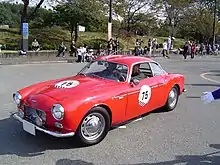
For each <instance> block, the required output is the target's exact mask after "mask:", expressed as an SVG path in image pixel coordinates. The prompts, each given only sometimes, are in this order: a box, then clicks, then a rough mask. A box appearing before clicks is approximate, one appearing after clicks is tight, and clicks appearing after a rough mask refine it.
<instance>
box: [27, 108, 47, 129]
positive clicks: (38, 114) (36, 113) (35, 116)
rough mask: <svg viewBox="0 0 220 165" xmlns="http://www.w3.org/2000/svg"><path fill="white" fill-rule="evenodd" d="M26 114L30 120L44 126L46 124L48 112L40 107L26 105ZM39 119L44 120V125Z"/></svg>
mask: <svg viewBox="0 0 220 165" xmlns="http://www.w3.org/2000/svg"><path fill="white" fill-rule="evenodd" d="M24 116H25V119H26V120H28V121H29V122H31V123H33V124H35V125H38V126H42V127H44V126H45V125H46V113H45V112H43V111H40V110H38V109H34V108H31V107H28V106H24ZM37 121H42V125H39V123H37Z"/></svg>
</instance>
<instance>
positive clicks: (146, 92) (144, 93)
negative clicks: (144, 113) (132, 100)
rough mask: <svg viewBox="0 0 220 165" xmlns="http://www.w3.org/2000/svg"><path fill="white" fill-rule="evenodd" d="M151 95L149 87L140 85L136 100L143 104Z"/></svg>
mask: <svg viewBox="0 0 220 165" xmlns="http://www.w3.org/2000/svg"><path fill="white" fill-rule="evenodd" d="M150 97H151V88H150V87H149V86H148V85H143V86H142V87H141V90H140V93H139V97H138V102H139V104H140V105H141V106H145V105H146V104H147V103H148V102H149V100H150Z"/></svg>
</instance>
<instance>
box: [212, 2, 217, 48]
mask: <svg viewBox="0 0 220 165" xmlns="http://www.w3.org/2000/svg"><path fill="white" fill-rule="evenodd" d="M216 15H217V0H215V1H214V20H213V29H212V39H213V40H212V44H213V45H214V44H215V26H216Z"/></svg>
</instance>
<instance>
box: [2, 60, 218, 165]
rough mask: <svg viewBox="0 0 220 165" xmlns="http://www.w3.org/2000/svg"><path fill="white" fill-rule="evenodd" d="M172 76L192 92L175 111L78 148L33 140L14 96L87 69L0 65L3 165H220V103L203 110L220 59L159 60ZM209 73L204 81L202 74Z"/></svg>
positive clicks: (67, 141)
mask: <svg viewBox="0 0 220 165" xmlns="http://www.w3.org/2000/svg"><path fill="white" fill-rule="evenodd" d="M158 62H161V64H162V65H163V66H164V68H165V69H166V70H167V71H169V72H175V73H182V74H184V75H185V78H186V82H185V84H186V89H187V93H185V94H183V95H182V96H181V97H180V100H179V104H178V106H177V107H176V109H175V110H174V111H173V112H168V113H151V114H149V115H147V116H146V117H144V118H143V120H141V121H138V122H133V123H130V124H128V125H127V128H125V129H119V128H118V129H114V130H112V131H110V132H109V134H108V135H107V137H106V138H105V139H104V141H102V142H101V143H99V144H97V145H95V146H91V147H86V148H79V147H78V146H77V144H76V142H75V140H74V139H62V140H61V139H56V138H52V137H50V136H47V135H44V134H40V135H39V136H37V137H33V136H31V135H29V134H27V133H25V132H24V131H23V130H22V126H21V124H20V123H19V122H17V121H15V120H14V119H13V118H11V117H10V112H13V111H15V106H14V104H13V102H12V92H14V91H16V90H17V89H19V88H22V87H25V86H27V85H30V84H33V83H37V82H40V81H43V80H48V79H54V78H58V77H63V76H68V75H72V74H74V73H76V72H77V71H79V70H80V68H81V67H82V66H83V64H31V65H15V66H0V105H1V108H0V164H2V165H14V164H16V165H20V164H22V165H36V164H41V165H43V164H45V165H79V164H81V165H93V164H100V165H115V164H118V165H119V164H127V165H148V164H149V165H150V164H151V165H173V164H181V165H182V164H187V165H198V164H199V165H206V164H215V165H217V164H220V154H219V152H220V129H219V126H220V109H219V102H217V101H216V102H215V103H213V104H210V105H204V104H203V103H202V102H201V101H200V95H201V93H202V92H203V91H209V90H213V89H215V88H216V87H217V86H218V85H219V84H218V83H216V82H215V83H214V82H212V81H210V79H212V80H216V81H220V76H219V72H220V69H219V66H220V65H219V63H220V58H214V57H204V58H196V59H195V60H190V59H189V60H185V61H184V60H183V59H181V58H179V57H176V58H174V59H158ZM204 72H211V73H212V75H210V74H206V75H205V77H206V78H208V79H209V80H208V79H206V80H205V79H203V78H201V77H200V74H202V73H204Z"/></svg>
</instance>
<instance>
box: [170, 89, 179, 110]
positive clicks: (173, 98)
mask: <svg viewBox="0 0 220 165" xmlns="http://www.w3.org/2000/svg"><path fill="white" fill-rule="evenodd" d="M168 102H169V105H170V107H171V108H173V107H174V106H175V105H176V102H177V90H176V89H175V88H173V89H172V90H171V91H170V93H169V101H168Z"/></svg>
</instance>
